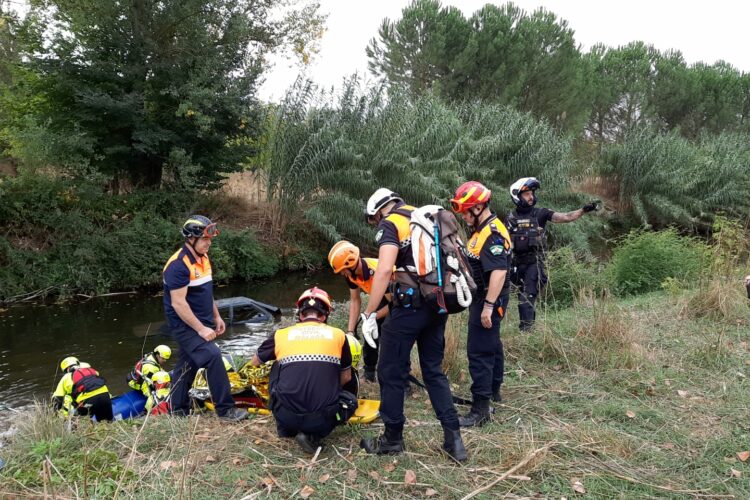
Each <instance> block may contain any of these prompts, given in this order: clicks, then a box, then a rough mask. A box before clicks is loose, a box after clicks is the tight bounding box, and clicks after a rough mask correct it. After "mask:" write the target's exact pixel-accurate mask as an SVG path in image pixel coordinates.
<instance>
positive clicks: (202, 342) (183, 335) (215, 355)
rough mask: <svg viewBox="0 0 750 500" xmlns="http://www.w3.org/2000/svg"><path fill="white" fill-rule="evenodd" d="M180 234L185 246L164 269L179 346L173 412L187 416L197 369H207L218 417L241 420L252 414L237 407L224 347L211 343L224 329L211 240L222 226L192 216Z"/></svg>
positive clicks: (168, 308) (166, 304) (170, 321)
mask: <svg viewBox="0 0 750 500" xmlns="http://www.w3.org/2000/svg"><path fill="white" fill-rule="evenodd" d="M182 235H183V237H184V238H185V244H184V245H183V246H182V248H180V249H179V250H178V251H177V252H175V253H174V255H172V256H171V257H170V258H169V260H168V261H167V263H166V265H165V266H164V271H163V273H162V276H163V279H164V312H165V315H166V318H167V323H168V324H169V327H170V330H171V331H172V334H173V335H174V339H175V340H176V341H177V343H178V344H179V346H180V359H179V361H178V362H177V366H175V368H174V371H173V373H174V377H175V381H174V383H173V387H172V404H171V406H172V410H171V411H172V413H173V414H175V415H187V414H188V412H189V411H190V398H189V396H188V391H189V390H190V386H191V385H192V383H193V380H194V379H195V374H196V372H197V371H198V369H199V368H205V369H206V379H207V381H208V387H209V390H210V391H211V399H212V400H213V402H214V405H215V407H216V413H217V415H218V416H219V418H221V419H222V420H228V421H235V422H236V421H240V420H243V419H245V418H247V417H248V413H247V412H246V411H244V410H242V409H240V408H235V406H234V400H233V399H232V395H231V393H230V386H229V377H228V376H227V372H226V370H225V369H224V361H223V359H222V356H221V350H219V348H218V347H217V346H216V344H214V343H213V341H214V340H216V338H217V337H218V336H219V335H222V334H223V333H224V331H225V330H226V326H225V325H224V320H223V319H221V316H220V315H219V310H218V309H217V307H216V302H214V297H213V281H212V274H211V262H210V260H209V258H208V251H209V249H210V248H211V241H212V239H213V238H214V237H216V236H218V235H219V230H218V229H217V228H216V224H215V223H213V222H211V220H210V219H208V218H207V217H204V216H202V215H193V216H191V217H190V218H189V219H188V220H187V221H185V223H184V224H183V226H182Z"/></svg>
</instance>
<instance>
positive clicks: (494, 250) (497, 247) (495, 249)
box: [490, 245, 505, 255]
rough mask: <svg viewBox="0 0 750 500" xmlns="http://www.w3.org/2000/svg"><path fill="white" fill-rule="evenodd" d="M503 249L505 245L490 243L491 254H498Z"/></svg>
mask: <svg viewBox="0 0 750 500" xmlns="http://www.w3.org/2000/svg"><path fill="white" fill-rule="evenodd" d="M504 251H505V247H504V246H503V245H492V246H491V247H490V253H491V254H492V255H500V254H501V253H503V252H504Z"/></svg>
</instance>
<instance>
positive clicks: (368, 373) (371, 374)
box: [365, 366, 375, 383]
mask: <svg viewBox="0 0 750 500" xmlns="http://www.w3.org/2000/svg"><path fill="white" fill-rule="evenodd" d="M365 380H366V381H368V382H373V383H374V382H375V368H370V367H368V366H365Z"/></svg>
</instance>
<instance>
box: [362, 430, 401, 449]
mask: <svg viewBox="0 0 750 500" xmlns="http://www.w3.org/2000/svg"><path fill="white" fill-rule="evenodd" d="M359 446H360V447H362V449H364V450H365V451H366V452H367V453H370V454H377V455H400V454H401V453H403V452H404V437H403V426H399V427H388V426H386V428H385V432H383V434H381V435H380V436H378V437H375V438H362V440H361V441H360V442H359Z"/></svg>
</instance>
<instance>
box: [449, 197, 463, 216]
mask: <svg viewBox="0 0 750 500" xmlns="http://www.w3.org/2000/svg"><path fill="white" fill-rule="evenodd" d="M463 208H464V206H463V204H462V203H460V202H458V201H456V200H451V209H453V211H454V212H456V213H458V214H460V213H461V212H463Z"/></svg>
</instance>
